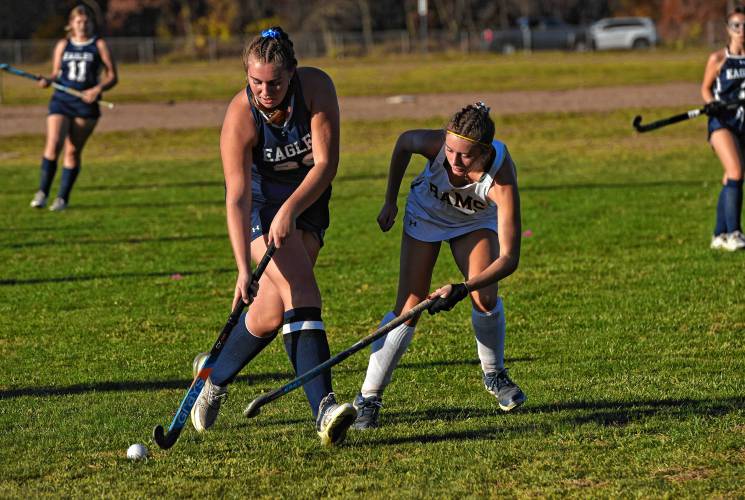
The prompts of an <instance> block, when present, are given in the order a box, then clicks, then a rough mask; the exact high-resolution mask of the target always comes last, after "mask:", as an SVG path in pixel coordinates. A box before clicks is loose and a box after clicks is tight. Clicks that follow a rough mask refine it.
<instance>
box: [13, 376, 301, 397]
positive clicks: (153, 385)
mask: <svg viewBox="0 0 745 500" xmlns="http://www.w3.org/2000/svg"><path fill="white" fill-rule="evenodd" d="M291 377H292V374H291V373H289V372H274V373H256V374H251V375H245V376H241V377H237V378H236V379H235V382H236V383H241V382H243V383H248V384H255V383H257V382H272V383H278V382H285V381H287V380H290V378H291ZM191 383H192V379H188V380H187V379H172V380H147V381H124V382H97V383H93V384H75V385H68V386H65V387H26V388H23V389H9V390H0V401H1V400H3V399H13V398H20V397H25V396H32V397H45V396H72V395H75V394H85V393H88V392H115V391H116V392H121V391H159V390H162V389H183V390H186V389H188V388H189V386H190V385H191Z"/></svg>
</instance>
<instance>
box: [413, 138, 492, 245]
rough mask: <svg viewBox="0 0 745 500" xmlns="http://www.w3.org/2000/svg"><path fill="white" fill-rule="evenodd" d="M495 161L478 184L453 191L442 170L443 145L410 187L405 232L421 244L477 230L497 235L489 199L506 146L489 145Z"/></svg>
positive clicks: (444, 168) (443, 165)
mask: <svg viewBox="0 0 745 500" xmlns="http://www.w3.org/2000/svg"><path fill="white" fill-rule="evenodd" d="M492 147H493V148H494V150H495V151H496V154H495V155H494V161H493V162H492V164H491V165H490V167H489V169H488V170H487V171H485V172H484V174H483V175H482V176H481V178H480V179H479V180H478V181H477V182H473V183H471V184H467V185H465V186H460V187H456V186H453V185H452V184H450V179H448V173H447V169H446V167H445V163H446V161H447V160H446V159H445V145H444V144H443V146H442V149H440V152H439V153H438V154H437V156H436V157H435V159H434V160H433V161H431V162H430V161H428V162H427V164H426V166H425V167H424V171H423V172H422V173H421V174H419V175H418V176H417V177H416V179H414V180H413V181H412V183H411V191H410V192H409V197H408V200H407V203H406V215H405V216H404V231H406V233H407V234H409V235H410V236H411V237H413V238H415V239H417V240H420V241H430V242H433V241H446V240H450V239H452V238H456V237H458V236H462V235H464V234H466V233H470V232H472V231H475V230H477V229H491V230H493V231H494V232H496V231H497V206H496V204H495V203H494V202H492V201H491V200H490V199H489V198H488V197H487V195H488V193H489V189H491V187H492V184H493V183H494V176H496V174H497V171H498V170H499V169H500V168H501V166H502V163H503V162H504V157H505V151H506V148H505V145H504V144H503V143H501V142H499V141H497V140H494V141H492Z"/></svg>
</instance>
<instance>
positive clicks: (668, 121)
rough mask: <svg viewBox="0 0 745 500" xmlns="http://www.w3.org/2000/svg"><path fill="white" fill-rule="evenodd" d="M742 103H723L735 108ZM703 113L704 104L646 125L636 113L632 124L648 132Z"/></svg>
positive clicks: (637, 128) (744, 102) (742, 102)
mask: <svg viewBox="0 0 745 500" xmlns="http://www.w3.org/2000/svg"><path fill="white" fill-rule="evenodd" d="M743 104H745V100H742V99H741V100H737V101H732V102H728V103H726V104H725V105H724V109H735V108H737V107H739V106H742V105H743ZM705 114H707V113H706V106H704V107H703V108H698V109H692V110H690V111H686V112H685V113H680V114H678V115H673V116H670V117H668V118H663V119H662V120H657V121H656V122H652V123H647V124H646V125H642V117H641V116H640V115H636V116H635V117H634V121H633V122H632V125H633V126H634V128H635V129H636V131H637V132H649V131H650V130H656V129H658V128H662V127H666V126H667V125H672V124H673V123H678V122H683V121H686V120H690V119H691V118H696V117H697V116H701V115H705Z"/></svg>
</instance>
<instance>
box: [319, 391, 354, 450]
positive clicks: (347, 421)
mask: <svg viewBox="0 0 745 500" xmlns="http://www.w3.org/2000/svg"><path fill="white" fill-rule="evenodd" d="M356 418H357V410H355V409H354V406H352V405H351V404H349V403H344V404H341V405H340V404H337V403H336V396H335V395H334V393H333V392H329V394H328V396H326V397H325V398H323V399H322V400H321V403H320V404H319V405H318V418H317V419H316V432H318V436H320V438H321V444H323V445H324V446H332V445H335V444H339V443H341V442H342V441H344V438H345V437H347V429H349V426H350V425H352V424H353V423H354V419H356Z"/></svg>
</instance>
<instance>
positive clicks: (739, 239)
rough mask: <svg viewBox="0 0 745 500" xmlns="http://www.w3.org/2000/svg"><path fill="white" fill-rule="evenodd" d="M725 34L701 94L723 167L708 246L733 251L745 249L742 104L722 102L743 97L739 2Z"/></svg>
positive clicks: (744, 20) (743, 16)
mask: <svg viewBox="0 0 745 500" xmlns="http://www.w3.org/2000/svg"><path fill="white" fill-rule="evenodd" d="M727 34H728V35H729V42H728V43H727V46H726V47H725V48H724V49H721V50H718V51H716V52H714V53H712V54H711V55H710V56H709V61H708V62H707V64H706V71H705V72H704V80H703V82H702V84H701V95H702V97H703V98H704V102H706V103H707V104H706V106H707V110H708V111H709V142H710V143H711V147H712V148H714V151H715V152H716V154H717V156H718V157H719V160H720V161H721V162H722V166H723V167H724V176H723V178H722V190H721V192H720V193H719V200H718V202H717V217H716V225H715V227H714V235H713V237H712V240H711V248H714V249H723V250H730V251H735V250H742V249H745V237H744V236H743V234H742V227H741V225H740V217H741V212H742V173H743V153H745V149H744V146H745V142H744V141H745V107H743V106H740V107H738V108H737V109H732V110H729V109H723V107H722V106H723V103H726V102H731V101H735V100H738V99H745V8H743V7H742V6H738V7H736V8H735V9H734V10H733V11H732V12H731V13H730V14H729V15H728V16H727Z"/></svg>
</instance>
